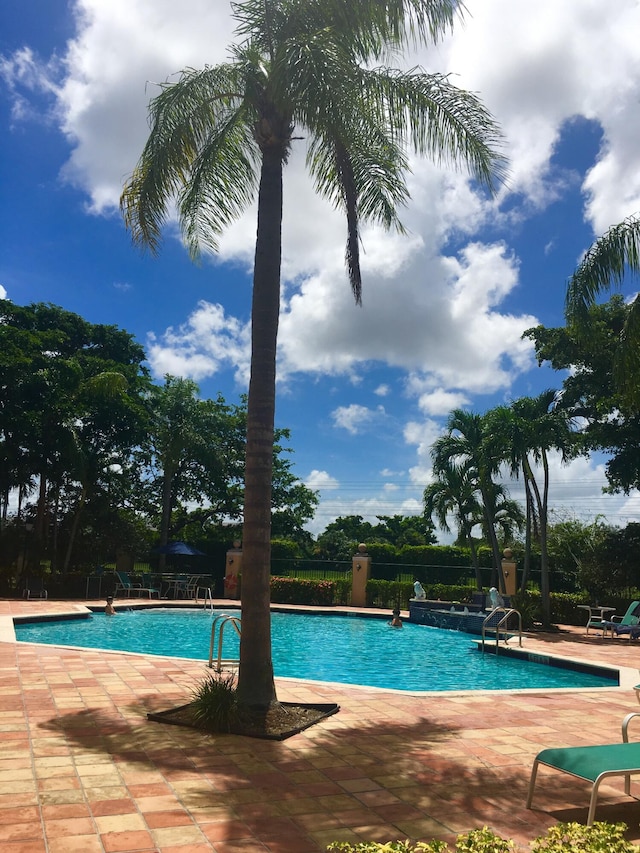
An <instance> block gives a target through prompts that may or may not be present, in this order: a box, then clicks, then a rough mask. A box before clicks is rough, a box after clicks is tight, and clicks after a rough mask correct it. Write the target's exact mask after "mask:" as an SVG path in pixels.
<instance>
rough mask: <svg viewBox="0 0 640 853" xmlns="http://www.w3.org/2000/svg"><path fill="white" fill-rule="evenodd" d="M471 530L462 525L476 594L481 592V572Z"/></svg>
mask: <svg viewBox="0 0 640 853" xmlns="http://www.w3.org/2000/svg"><path fill="white" fill-rule="evenodd" d="M472 529H473V528H469V529H467V525H466V524H465V525H463V530H464V537H465V539H466V540H467V544H468V546H469V550H470V551H471V564H472V565H473V571H474V574H475V576H476V589H477V590H478V592H482V572H481V571H480V562H479V560H478V549H477V548H476V543H475V542H474V539H473V536H472V535H471V531H472Z"/></svg>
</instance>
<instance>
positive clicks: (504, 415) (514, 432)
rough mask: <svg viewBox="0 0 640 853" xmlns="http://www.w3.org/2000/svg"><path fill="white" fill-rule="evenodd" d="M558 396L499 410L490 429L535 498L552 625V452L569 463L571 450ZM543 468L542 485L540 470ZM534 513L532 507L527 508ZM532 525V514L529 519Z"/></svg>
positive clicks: (545, 609)
mask: <svg viewBox="0 0 640 853" xmlns="http://www.w3.org/2000/svg"><path fill="white" fill-rule="evenodd" d="M557 403H558V395H557V392H556V391H554V390H552V389H548V390H546V391H543V392H542V393H541V394H539V395H538V396H537V397H521V398H520V399H518V400H514V402H513V403H512V404H511V406H510V407H504V406H503V407H498V408H497V409H494V410H493V411H492V412H491V413H490V415H489V419H490V423H489V425H488V426H489V429H490V430H491V431H492V432H494V433H495V434H497V435H499V436H500V440H501V441H502V442H503V446H504V447H505V449H506V451H507V452H506V454H505V461H507V462H508V464H509V467H510V469H511V473H512V474H513V475H514V476H518V475H519V474H520V473H522V475H523V479H524V484H525V490H526V493H528V494H529V495H530V496H532V497H533V503H534V504H535V509H536V512H537V518H538V522H539V530H538V533H539V539H540V599H541V605H542V623H543V625H544V627H545V628H549V627H550V625H551V587H550V580H549V552H548V547H547V528H548V523H549V452H550V451H551V450H557V451H559V452H560V453H561V454H562V458H563V460H564V461H566V458H567V455H568V453H569V450H570V448H571V446H572V433H571V415H570V413H568V412H567V411H566V410H565V409H563V408H562V407H561V406H559V405H557ZM538 466H540V467H541V468H542V482H541V483H539V482H538V479H539V475H537V471H536V469H537V467H538ZM528 506H529V510H531V503H529V504H528ZM528 521H529V524H530V523H531V512H530V514H529V517H528Z"/></svg>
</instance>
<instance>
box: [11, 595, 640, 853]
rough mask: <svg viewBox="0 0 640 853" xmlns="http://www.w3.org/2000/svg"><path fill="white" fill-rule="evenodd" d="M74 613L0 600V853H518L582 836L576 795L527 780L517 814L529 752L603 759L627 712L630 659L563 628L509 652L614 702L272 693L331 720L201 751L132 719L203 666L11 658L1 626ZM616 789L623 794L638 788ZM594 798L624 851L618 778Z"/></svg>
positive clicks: (200, 741) (36, 650)
mask: <svg viewBox="0 0 640 853" xmlns="http://www.w3.org/2000/svg"><path fill="white" fill-rule="evenodd" d="M136 603H137V602H136ZM87 604H97V605H101V604H102V602H87ZM219 604H221V605H222V604H223V603H222V602H219ZM227 604H228V602H227ZM83 607H84V602H83V603H80V602H77V601H75V602H63V601H21V600H20V601H18V600H6V599H5V600H0V852H1V853H138V851H140V853H151V851H154V853H206V851H215V853H261V851H262V853H264V851H267V853H318V851H324V850H325V849H326V845H327V844H329V843H330V842H331V841H339V840H342V841H351V842H353V843H356V842H358V841H364V840H371V841H374V840H375V841H390V840H395V839H406V838H409V839H412V840H428V839H431V838H439V839H443V840H445V841H448V842H449V843H450V844H451V846H452V847H453V846H454V841H455V837H456V835H457V834H458V833H459V832H466V831H467V830H469V829H473V828H477V827H482V826H485V825H486V826H489V827H490V828H491V829H493V830H494V831H495V832H497V833H499V834H500V835H502V836H503V837H506V838H513V839H514V840H515V841H516V842H517V843H518V845H520V849H522V850H527V849H528V845H529V842H530V841H531V840H532V839H533V838H535V837H536V836H538V835H541V834H544V832H545V830H546V828H547V827H548V826H550V825H552V824H554V823H556V822H557V821H569V820H571V821H572V820H577V821H580V822H585V821H586V817H587V808H588V800H589V786H588V784H587V783H586V782H582V781H580V780H578V779H573V778H571V777H569V776H567V775H565V774H558V773H554V772H553V771H551V770H547V769H546V768H542V769H541V770H540V772H539V774H538V784H537V787H536V793H535V797H534V801H533V806H534V808H533V809H532V810H527V809H526V808H525V800H526V793H527V786H528V783H529V774H530V770H531V765H532V762H533V758H534V756H535V755H536V753H537V752H538V751H539V750H540V749H543V748H545V747H552V746H578V745H586V744H597V743H610V742H616V741H618V740H620V724H621V721H622V718H623V717H624V715H625V714H627V713H628V712H629V711H634V710H638V711H640V705H638V702H637V700H636V697H635V693H634V691H633V689H632V687H631V683H632V681H633V682H634V683H635V682H636V681H640V674H639V672H640V642H632V643H630V642H628V640H627V639H626V638H620V639H615V640H614V639H611V638H606V639H601V638H600V637H599V636H597V635H596V634H594V633H593V632H592V633H591V634H589V636H585V634H584V629H581V628H573V627H567V628H563V630H562V631H561V632H560V633H558V634H546V635H545V634H537V635H535V636H530V637H527V638H526V639H525V648H527V649H529V650H531V651H535V652H539V653H540V654H553V655H561V656H566V657H570V658H573V659H581V660H588V661H591V662H594V663H600V664H606V665H610V666H624V667H626V668H627V670H626V673H625V684H624V686H623V687H619V688H618V687H613V688H600V689H588V690H580V691H577V690H569V691H547V692H545V691H526V692H511V693H504V692H493V691H490V692H487V693H477V692H476V693H473V694H472V693H467V694H464V693H456V694H450V693H439V694H431V695H422V694H421V695H413V694H406V693H400V692H398V693H396V692H393V691H385V690H375V689H371V688H357V687H349V686H347V685H342V684H314V683H312V682H305V681H298V680H293V679H278V680H277V687H278V696H279V698H280V699H282V700H285V701H293V702H295V701H301V702H338V703H339V704H340V708H341V710H340V712H339V713H338V714H336V715H334V716H332V717H329V718H327V719H326V720H324V721H323V722H321V723H319V724H318V725H315V726H312V727H311V728H309V729H307V730H306V731H304V732H301V733H300V734H297V735H295V736H293V737H291V738H289V739H287V740H284V741H265V740H255V739H252V738H244V737H238V736H233V735H202V734H200V733H198V732H195V731H192V730H190V729H185V728H180V727H177V726H168V725H163V724H160V723H151V722H148V721H147V719H146V714H147V712H148V711H159V710H164V709H166V708H171V707H175V706H177V705H180V704H184V703H185V702H186V701H188V700H189V697H190V694H191V691H192V689H193V687H194V685H195V684H197V683H198V681H199V680H201V679H202V678H203V677H204V676H205V674H207V673H208V672H209V670H208V669H207V668H206V666H205V665H204V664H203V663H199V662H197V661H186V660H178V659H172V658H161V657H153V656H149V655H138V654H135V655H134V654H124V653H119V652H106V653H105V652H97V651H89V650H87V651H85V650H76V649H58V648H56V647H53V646H44V645H36V644H16V643H15V641H14V638H13V631H12V617H13V616H18V615H23V614H43V613H47V614H49V613H61V612H68V611H73V610H78V609H82V608H83ZM292 609H295V608H292ZM305 609H308V608H305ZM346 610H347V611H348V610H349V608H346ZM367 612H371V611H367ZM116 618H117V617H116ZM460 686H461V688H463V687H464V673H463V672H461V674H460ZM631 735H632V737H636V736H637V737H638V738H640V718H639V720H638V723H637V726H636V727H635V728H634V727H633V724H632V728H631ZM632 785H633V787H632V791H635V792H636V793H637V794H638V795H640V778H639V779H638V781H637V782H635V783H632ZM600 791H601V793H600V797H599V806H598V809H597V812H596V820H609V821H624V822H625V823H626V824H627V825H628V826H629V830H628V833H627V837H628V838H629V839H630V840H632V841H634V842H636V843H639V842H640V802H637V801H635V800H632V799H629V798H627V797H625V795H624V792H623V783H622V781H621V780H620V779H617V780H616V779H613V780H611V781H610V782H608V783H607V784H603V785H602V786H601V789H600Z"/></svg>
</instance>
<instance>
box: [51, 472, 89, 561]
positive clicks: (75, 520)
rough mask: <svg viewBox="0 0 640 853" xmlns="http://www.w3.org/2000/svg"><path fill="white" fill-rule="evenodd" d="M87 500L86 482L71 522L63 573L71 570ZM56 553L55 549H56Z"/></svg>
mask: <svg viewBox="0 0 640 853" xmlns="http://www.w3.org/2000/svg"><path fill="white" fill-rule="evenodd" d="M86 502H87V487H86V485H85V484H83V485H82V492H81V494H80V500H79V501H78V506H77V508H76V511H75V513H74V515H73V521H72V522H71V530H70V531H69V543H68V545H67V551H66V554H65V555H64V563H63V565H62V573H63V574H65V575H66V574H67V572H68V571H69V565H70V563H71V554H72V553H73V546H74V545H75V541H76V536H77V534H78V526H79V524H80V516H81V515H82V510H83V509H84V506H85V504H86ZM54 553H55V550H54Z"/></svg>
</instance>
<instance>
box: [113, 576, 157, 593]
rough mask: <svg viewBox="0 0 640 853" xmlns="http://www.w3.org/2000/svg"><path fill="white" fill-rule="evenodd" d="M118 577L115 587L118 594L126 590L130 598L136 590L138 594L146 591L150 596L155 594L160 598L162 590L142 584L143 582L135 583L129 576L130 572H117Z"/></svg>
mask: <svg viewBox="0 0 640 853" xmlns="http://www.w3.org/2000/svg"><path fill="white" fill-rule="evenodd" d="M116 577H117V578H118V580H117V581H116V588H115V594H116V595H118V593H119V592H126V593H127V598H130V597H131V593H132V592H135V593H136V594H137V595H138V596H140V594H141V593H143V592H146V593H147V594H148V595H149V598H152V597H153V595H154V594H155V595H156V596H157V597H158V598H160V592H159V591H158V590H157V589H152V588H150V587H145V586H142V584H141V583H134V582H133V581H132V580H131V579H130V578H129V574H128V573H127V572H116Z"/></svg>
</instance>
